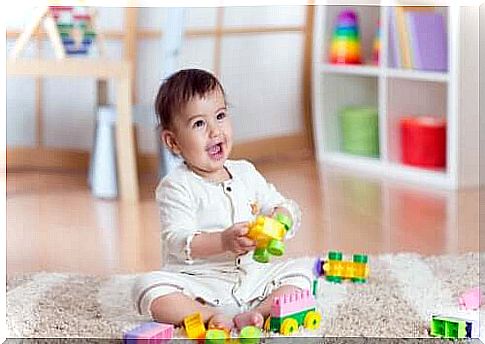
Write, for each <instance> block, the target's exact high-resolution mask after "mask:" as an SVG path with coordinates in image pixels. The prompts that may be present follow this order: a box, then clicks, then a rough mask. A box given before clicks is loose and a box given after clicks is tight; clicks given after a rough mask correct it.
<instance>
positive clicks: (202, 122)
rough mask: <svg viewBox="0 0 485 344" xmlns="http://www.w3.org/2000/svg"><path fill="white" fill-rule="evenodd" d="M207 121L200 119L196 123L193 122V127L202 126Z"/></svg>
mask: <svg viewBox="0 0 485 344" xmlns="http://www.w3.org/2000/svg"><path fill="white" fill-rule="evenodd" d="M204 124H205V122H204V121H203V120H201V119H199V120H198V121H195V122H194V124H192V127H193V128H202V127H203V126H204Z"/></svg>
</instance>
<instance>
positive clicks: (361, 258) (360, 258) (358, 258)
mask: <svg viewBox="0 0 485 344" xmlns="http://www.w3.org/2000/svg"><path fill="white" fill-rule="evenodd" d="M352 260H353V262H354V263H364V264H366V263H367V260H368V257H367V256H366V255H365V254H354V256H353V259H352Z"/></svg>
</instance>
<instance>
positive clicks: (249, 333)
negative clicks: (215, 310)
mask: <svg viewBox="0 0 485 344" xmlns="http://www.w3.org/2000/svg"><path fill="white" fill-rule="evenodd" d="M184 326H185V332H186V333H187V337H189V338H190V339H195V340H198V341H200V342H205V343H206V344H222V343H241V344H256V343H259V341H260V338H261V330H260V329H259V328H257V327H254V326H246V327H243V328H242V329H241V332H240V334H239V338H236V339H234V340H233V339H231V338H230V333H229V332H228V331H225V330H220V329H209V330H206V328H205V325H204V322H203V320H202V315H201V314H200V313H199V312H197V313H194V314H191V315H189V316H187V317H185V319H184Z"/></svg>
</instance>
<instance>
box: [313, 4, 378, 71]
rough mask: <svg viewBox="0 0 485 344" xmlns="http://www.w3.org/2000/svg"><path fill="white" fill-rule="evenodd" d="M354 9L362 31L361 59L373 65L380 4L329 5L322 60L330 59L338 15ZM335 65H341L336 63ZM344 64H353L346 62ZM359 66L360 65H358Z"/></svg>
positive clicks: (326, 15) (326, 14) (326, 12)
mask: <svg viewBox="0 0 485 344" xmlns="http://www.w3.org/2000/svg"><path fill="white" fill-rule="evenodd" d="M345 10H353V11H355V12H356V13H357V16H358V23H359V32H360V51H361V60H362V64H363V65H372V63H371V61H372V47H373V43H374V38H375V34H376V29H377V23H378V21H379V12H380V7H379V6H358V5H357V6H351V5H348V6H340V5H329V6H326V10H325V27H324V32H325V35H324V37H323V42H322V48H323V51H322V52H320V53H321V54H322V55H320V56H322V60H321V62H323V63H328V62H329V61H330V59H329V57H330V54H329V53H330V46H331V43H332V36H333V34H334V29H335V24H336V20H337V17H338V15H339V13H340V12H341V11H345ZM335 66H341V65H340V64H335ZM343 66H352V65H347V64H344V65H343ZM356 66H359V65H356Z"/></svg>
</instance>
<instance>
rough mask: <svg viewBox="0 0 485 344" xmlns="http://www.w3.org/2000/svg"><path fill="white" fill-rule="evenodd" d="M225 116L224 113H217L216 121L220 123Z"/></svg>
mask: <svg viewBox="0 0 485 344" xmlns="http://www.w3.org/2000/svg"><path fill="white" fill-rule="evenodd" d="M226 116H227V115H226V113H225V112H219V113H218V114H217V120H218V121H220V120H222V119H224V118H226Z"/></svg>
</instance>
